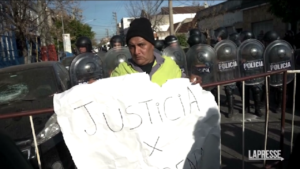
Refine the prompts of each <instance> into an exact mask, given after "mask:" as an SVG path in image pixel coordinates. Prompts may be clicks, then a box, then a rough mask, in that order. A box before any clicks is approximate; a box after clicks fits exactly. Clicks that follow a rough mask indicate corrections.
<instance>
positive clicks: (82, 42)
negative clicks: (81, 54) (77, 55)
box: [75, 36, 92, 52]
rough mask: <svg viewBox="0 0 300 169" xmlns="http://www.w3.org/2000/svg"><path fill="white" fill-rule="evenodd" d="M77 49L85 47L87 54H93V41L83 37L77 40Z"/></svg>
mask: <svg viewBox="0 0 300 169" xmlns="http://www.w3.org/2000/svg"><path fill="white" fill-rule="evenodd" d="M75 45H76V47H77V48H78V49H79V48H80V47H85V48H86V51H87V52H92V41H91V39H90V38H88V37H85V36H81V37H79V38H78V39H77V40H76V43H75Z"/></svg>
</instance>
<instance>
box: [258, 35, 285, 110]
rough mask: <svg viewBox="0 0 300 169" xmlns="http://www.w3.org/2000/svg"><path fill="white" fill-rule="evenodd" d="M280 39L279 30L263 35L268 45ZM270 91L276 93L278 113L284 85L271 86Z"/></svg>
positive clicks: (275, 108)
mask: <svg viewBox="0 0 300 169" xmlns="http://www.w3.org/2000/svg"><path fill="white" fill-rule="evenodd" d="M279 39H280V36H279V35H278V34H277V32H275V31H268V32H266V34H265V35H264V37H263V42H264V44H265V46H266V47H267V46H268V45H269V44H270V43H271V42H273V41H275V40H279ZM270 92H273V93H274V101H275V107H274V112H275V113H277V111H278V109H280V106H281V102H282V86H278V87H272V86H270Z"/></svg>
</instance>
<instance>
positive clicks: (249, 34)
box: [240, 31, 255, 42]
mask: <svg viewBox="0 0 300 169" xmlns="http://www.w3.org/2000/svg"><path fill="white" fill-rule="evenodd" d="M254 38H255V37H254V35H253V34H252V32H250V31H242V32H241V33H240V40H241V42H243V41H245V40H247V39H254Z"/></svg>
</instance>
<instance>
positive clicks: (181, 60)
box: [162, 45, 188, 74]
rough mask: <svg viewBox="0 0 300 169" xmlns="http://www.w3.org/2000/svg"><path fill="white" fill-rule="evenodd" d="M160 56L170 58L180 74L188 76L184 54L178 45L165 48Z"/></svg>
mask: <svg viewBox="0 0 300 169" xmlns="http://www.w3.org/2000/svg"><path fill="white" fill-rule="evenodd" d="M162 55H163V56H168V57H171V58H172V59H173V60H174V61H175V62H176V63H177V65H178V66H179V67H180V69H181V72H182V73H185V74H188V72H187V64H186V58H185V53H184V51H183V50H182V48H181V47H180V46H179V45H176V46H168V47H166V48H165V49H164V50H163V54H162Z"/></svg>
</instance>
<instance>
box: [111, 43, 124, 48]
mask: <svg viewBox="0 0 300 169" xmlns="http://www.w3.org/2000/svg"><path fill="white" fill-rule="evenodd" d="M113 47H114V48H120V47H122V45H121V43H119V42H116V43H114V46H113Z"/></svg>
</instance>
